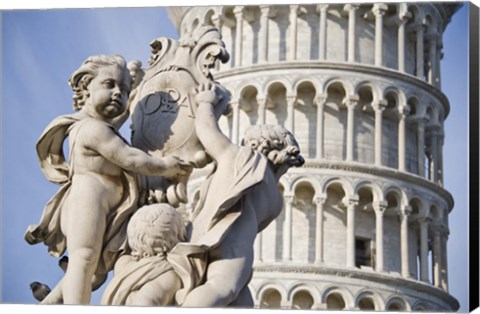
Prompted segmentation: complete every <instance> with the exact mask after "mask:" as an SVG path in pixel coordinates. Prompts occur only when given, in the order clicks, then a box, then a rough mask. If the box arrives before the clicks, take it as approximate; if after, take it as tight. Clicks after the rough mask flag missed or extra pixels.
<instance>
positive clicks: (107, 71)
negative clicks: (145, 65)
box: [84, 65, 130, 120]
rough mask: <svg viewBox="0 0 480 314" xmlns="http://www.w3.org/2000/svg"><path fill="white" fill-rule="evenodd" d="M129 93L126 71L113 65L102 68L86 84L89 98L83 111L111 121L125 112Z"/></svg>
mask: <svg viewBox="0 0 480 314" xmlns="http://www.w3.org/2000/svg"><path fill="white" fill-rule="evenodd" d="M129 91H130V76H129V75H128V71H125V70H123V69H121V68H119V67H118V66H115V65H110V66H105V67H102V68H100V69H99V70H98V73H97V75H96V76H95V77H94V78H93V79H92V81H91V82H90V84H88V92H89V94H90V97H89V99H88V100H87V102H86V103H85V107H86V108H84V109H87V110H89V111H90V112H91V113H92V114H94V115H95V116H96V117H98V118H101V119H105V120H110V119H113V118H115V117H117V116H119V115H121V114H122V113H124V112H125V110H126V108H127V101H128V94H129Z"/></svg>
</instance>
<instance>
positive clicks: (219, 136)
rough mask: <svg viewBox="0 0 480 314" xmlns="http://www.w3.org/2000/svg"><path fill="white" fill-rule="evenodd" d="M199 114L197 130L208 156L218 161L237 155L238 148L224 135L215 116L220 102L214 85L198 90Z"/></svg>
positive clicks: (200, 87)
mask: <svg viewBox="0 0 480 314" xmlns="http://www.w3.org/2000/svg"><path fill="white" fill-rule="evenodd" d="M196 93H197V94H196V97H195V99H196V101H197V106H198V107H197V112H196V117H195V130H196V132H197V136H198V138H199V140H200V142H201V143H202V144H203V146H204V147H205V150H206V152H207V154H208V155H210V156H211V157H212V158H213V159H215V160H217V161H218V159H220V158H221V156H225V155H227V156H229V155H231V154H235V153H236V152H237V150H238V146H237V145H235V144H233V143H232V142H231V141H230V140H229V139H228V137H226V136H225V134H223V132H222V131H221V130H220V127H219V126H218V122H217V118H216V116H215V105H216V103H217V102H218V99H217V98H216V94H215V86H214V85H213V84H207V85H203V84H202V85H200V86H199V87H198V88H197V90H196Z"/></svg>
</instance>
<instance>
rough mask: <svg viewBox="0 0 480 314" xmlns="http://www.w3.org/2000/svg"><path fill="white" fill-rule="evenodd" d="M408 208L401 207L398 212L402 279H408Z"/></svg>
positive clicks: (409, 209)
mask: <svg viewBox="0 0 480 314" xmlns="http://www.w3.org/2000/svg"><path fill="white" fill-rule="evenodd" d="M410 213H411V208H410V206H403V208H402V210H401V211H400V219H401V222H400V256H401V273H402V277H404V278H409V277H410V267H409V257H408V217H409V216H410Z"/></svg>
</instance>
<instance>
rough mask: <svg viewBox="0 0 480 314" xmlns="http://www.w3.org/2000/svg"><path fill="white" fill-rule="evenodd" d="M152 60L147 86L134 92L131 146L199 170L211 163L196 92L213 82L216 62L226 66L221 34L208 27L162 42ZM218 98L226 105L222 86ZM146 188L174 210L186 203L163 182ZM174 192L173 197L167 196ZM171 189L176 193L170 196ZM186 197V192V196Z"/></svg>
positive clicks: (177, 189) (151, 179) (178, 191)
mask: <svg viewBox="0 0 480 314" xmlns="http://www.w3.org/2000/svg"><path fill="white" fill-rule="evenodd" d="M151 47H152V51H153V53H154V54H153V56H152V58H151V60H150V67H148V68H147V69H145V71H144V75H143V80H142V81H141V82H140V84H139V85H138V87H137V88H136V89H135V90H134V91H133V92H132V95H131V99H130V110H131V113H132V126H131V127H132V145H133V146H135V147H137V148H140V149H142V150H143V151H145V152H147V153H149V154H150V155H152V156H156V157H162V156H167V155H172V156H176V157H178V158H180V159H182V160H183V161H185V162H188V163H191V164H192V165H194V166H195V167H203V166H205V165H206V163H207V157H206V154H205V151H204V148H203V146H202V144H201V143H200V141H199V140H198V137H197V135H196V132H195V123H194V121H195V120H194V119H195V111H196V103H195V97H194V94H193V91H194V89H195V88H196V87H197V86H198V85H199V84H200V83H206V82H209V81H210V82H212V81H213V77H212V75H211V73H210V68H212V67H213V66H214V65H215V63H216V62H217V60H220V61H222V62H227V61H228V58H229V56H228V53H227V52H226V50H225V45H224V43H223V41H222V40H221V36H220V34H219V33H218V30H217V29H215V28H213V27H210V26H206V27H201V28H198V29H196V30H195V31H194V33H193V34H188V35H186V36H185V37H184V38H183V39H181V40H180V41H179V42H177V41H175V40H172V39H168V38H161V39H157V40H155V41H153V42H152V43H151ZM215 85H216V86H217V88H216V92H217V93H220V94H222V97H223V99H224V101H228V100H229V96H228V93H227V92H226V90H225V89H224V88H222V87H221V86H220V85H219V84H218V83H215ZM146 182H147V186H148V189H149V190H154V191H155V195H156V196H157V201H165V199H162V200H158V198H164V197H165V195H166V194H169V195H167V197H166V201H168V202H169V203H171V204H172V205H177V204H178V202H186V196H184V195H182V194H184V192H185V191H183V189H184V186H183V185H186V182H181V183H182V184H181V185H180V187H179V186H178V185H177V186H174V187H173V188H172V183H171V182H168V181H167V180H164V179H159V178H154V177H148V178H147V180H146ZM169 189H170V192H169V191H168V190H169ZM172 189H173V192H172ZM185 193H186V192H185Z"/></svg>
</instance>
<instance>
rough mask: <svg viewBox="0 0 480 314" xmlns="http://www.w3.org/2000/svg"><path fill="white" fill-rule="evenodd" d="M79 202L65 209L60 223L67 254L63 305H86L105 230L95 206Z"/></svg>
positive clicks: (102, 213)
mask: <svg viewBox="0 0 480 314" xmlns="http://www.w3.org/2000/svg"><path fill="white" fill-rule="evenodd" d="M77 203H78V202H77ZM80 203H82V204H77V206H75V207H71V208H67V209H66V211H69V212H68V217H66V219H65V221H64V223H62V229H63V228H66V233H65V234H66V238H67V249H68V252H69V263H68V268H67V271H66V273H65V277H64V279H63V285H62V287H63V301H64V303H65V304H88V303H90V297H91V294H92V277H93V275H94V273H95V270H96V268H97V265H98V260H99V258H100V252H101V248H102V245H103V244H102V239H103V236H104V233H105V228H106V217H105V214H104V211H103V210H102V209H101V208H98V204H88V201H86V200H83V202H80ZM79 205H83V206H79ZM88 205H90V206H88ZM64 232H65V231H64Z"/></svg>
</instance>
